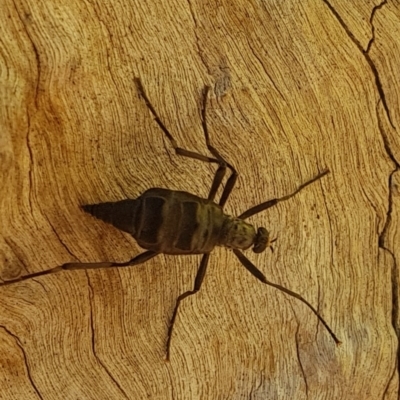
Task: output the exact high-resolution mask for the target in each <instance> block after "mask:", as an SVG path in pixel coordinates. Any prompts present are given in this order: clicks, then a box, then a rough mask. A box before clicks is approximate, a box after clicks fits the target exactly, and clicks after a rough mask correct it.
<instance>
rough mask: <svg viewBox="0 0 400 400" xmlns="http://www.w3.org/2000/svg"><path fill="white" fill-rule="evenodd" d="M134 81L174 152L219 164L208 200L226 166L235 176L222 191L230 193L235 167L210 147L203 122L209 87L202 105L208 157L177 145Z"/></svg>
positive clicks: (213, 192)
mask: <svg viewBox="0 0 400 400" xmlns="http://www.w3.org/2000/svg"><path fill="white" fill-rule="evenodd" d="M135 83H136V86H137V89H138V91H139V93H140V95H141V96H142V97H143V100H144V102H145V103H146V106H147V108H148V109H149V110H150V112H151V113H152V114H153V117H154V120H155V121H156V122H157V124H158V126H159V127H160V128H161V130H162V131H163V132H164V134H165V136H166V137H167V138H168V140H169V141H170V142H171V144H172V147H173V148H174V150H175V153H176V154H178V155H180V156H183V157H189V158H194V159H196V160H200V161H204V162H208V163H215V164H219V167H218V170H217V172H216V173H215V175H214V179H213V183H212V185H211V189H210V193H209V195H208V200H214V197H215V195H216V193H217V191H218V188H219V186H220V185H221V182H222V179H223V177H224V175H225V171H226V167H227V166H228V168H230V169H231V170H232V171H233V172H234V173H233V174H232V175H234V176H235V177H234V178H233V177H232V176H231V177H230V178H229V179H228V182H227V184H226V187H225V190H224V192H225V191H227V188H228V187H230V190H229V193H230V191H231V190H232V187H233V185H234V184H235V181H236V176H237V173H236V171H235V169H234V168H233V167H232V166H231V165H230V164H228V163H227V162H226V161H225V160H224V159H223V158H222V157H221V156H220V155H219V153H218V151H217V150H216V149H214V147H212V146H211V145H210V140H209V136H208V131H207V126H206V123H205V104H206V102H207V94H208V91H209V87H208V86H206V88H205V91H204V98H203V107H202V121H203V122H202V123H203V130H204V134H205V136H206V143H207V147H208V148H209V150H210V152H211V153H212V154H213V155H214V157H215V158H212V157H208V156H205V155H203V154H200V153H196V152H194V151H190V150H186V149H182V148H181V147H178V144H177V143H176V140H175V139H174V137H173V136H172V135H171V133H170V132H169V130H168V129H167V127H166V126H165V125H164V123H163V122H162V121H161V119H160V117H159V116H158V114H157V112H156V110H155V108H154V107H153V105H152V104H151V102H150V100H149V98H148V97H147V94H146V92H145V91H144V88H143V85H142V82H141V80H140V79H139V78H135ZM229 193H227V195H229ZM227 195H225V196H224V194H223V195H222V196H223V197H224V201H223V203H222V204H221V201H220V204H221V205H224V204H225V202H226V199H227V197H228V196H227ZM221 199H222V198H221Z"/></svg>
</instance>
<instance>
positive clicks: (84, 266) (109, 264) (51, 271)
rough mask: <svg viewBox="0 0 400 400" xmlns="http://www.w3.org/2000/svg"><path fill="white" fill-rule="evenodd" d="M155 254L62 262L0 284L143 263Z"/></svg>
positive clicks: (151, 252) (144, 253)
mask: <svg viewBox="0 0 400 400" xmlns="http://www.w3.org/2000/svg"><path fill="white" fill-rule="evenodd" d="M157 254H158V253H155V252H153V251H145V252H143V253H141V254H139V255H138V256H136V257H134V258H132V260H129V261H127V262H125V263H112V262H99V263H68V264H63V265H59V266H58V267H54V268H51V269H47V270H45V271H39V272H34V273H33V274H29V275H24V276H21V277H19V278H16V279H11V280H8V281H4V282H0V286H7V285H11V284H13V283H17V282H22V281H26V280H28V279H32V278H37V277H39V276H44V275H50V274H54V273H56V272H60V271H71V270H75V269H98V268H103V269H105V268H114V267H128V266H132V265H137V264H143V263H144V262H146V261H148V260H150V258H153V257H155V256H156V255H157Z"/></svg>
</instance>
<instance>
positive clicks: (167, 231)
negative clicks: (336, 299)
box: [0, 78, 340, 360]
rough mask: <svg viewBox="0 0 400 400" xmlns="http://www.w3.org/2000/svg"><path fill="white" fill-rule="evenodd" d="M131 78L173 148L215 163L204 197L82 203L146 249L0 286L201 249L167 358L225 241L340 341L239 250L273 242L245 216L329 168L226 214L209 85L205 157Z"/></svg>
mask: <svg viewBox="0 0 400 400" xmlns="http://www.w3.org/2000/svg"><path fill="white" fill-rule="evenodd" d="M135 83H136V86H137V89H138V92H139V94H140V95H141V97H142V98H143V100H144V102H145V104H146V105H147V107H148V109H149V110H150V112H151V114H152V115H153V117H154V119H155V121H156V123H157V124H158V126H159V127H160V128H161V130H162V131H163V132H164V134H165V135H166V137H167V138H168V139H169V141H170V142H171V144H172V146H173V148H174V149H175V152H176V154H178V155H180V156H184V157H189V158H194V159H197V160H200V161H203V162H208V163H214V164H217V165H218V168H217V171H216V173H215V175H214V179H213V182H212V184H211V188H210V192H209V195H208V198H207V199H205V198H201V197H198V196H196V195H194V194H191V193H187V192H182V191H175V190H169V189H161V188H152V189H148V190H147V191H145V192H144V193H143V194H142V195H141V196H139V197H138V198H136V199H127V200H121V201H117V202H108V203H100V204H91V205H84V206H82V209H83V210H84V211H85V212H87V213H89V214H92V215H93V216H95V217H97V218H99V219H101V220H103V221H105V222H107V223H110V224H112V225H113V226H115V227H116V228H118V229H120V230H122V231H124V232H128V233H129V234H131V235H132V236H133V237H134V238H135V239H136V241H137V242H138V244H139V246H141V247H142V248H144V249H146V251H145V252H143V253H141V254H139V255H137V256H136V257H134V258H133V259H131V260H129V261H127V262H125V263H114V262H100V263H68V264H64V265H61V266H58V267H55V268H52V269H49V270H45V271H40V272H36V273H33V274H29V275H25V276H22V277H19V278H17V279H13V280H10V281H5V282H2V283H0V286H4V285H9V284H11V283H15V282H19V281H23V280H26V279H30V278H34V277H38V276H42V275H47V274H50V273H55V272H59V271H62V270H76V269H94V268H115V267H127V266H133V265H138V264H143V263H145V262H146V261H148V260H150V259H151V258H153V257H155V256H157V255H158V254H160V253H165V254H175V255H180V254H181V255H183V254H203V257H202V259H201V262H200V265H199V269H198V271H197V274H196V278H195V281H194V287H193V289H192V290H188V291H186V292H184V293H182V294H181V295H180V296H179V297H178V298H177V300H176V303H175V307H174V310H173V312H172V317H171V320H170V324H169V328H168V333H167V342H166V358H167V360H168V359H169V356H170V348H171V340H172V335H173V328H174V323H175V320H176V317H177V314H178V310H179V305H180V304H181V302H182V301H183V300H184V299H185V298H187V297H188V296H192V295H194V294H195V293H197V292H198V291H199V290H200V288H201V284H202V282H203V279H204V276H205V273H206V269H207V265H208V261H209V257H210V253H211V251H212V250H213V249H214V247H215V246H225V247H227V248H229V249H231V250H232V251H233V253H234V254H235V255H236V257H237V258H238V259H239V261H240V262H241V263H242V264H243V266H244V267H245V268H246V269H247V270H248V271H249V272H250V273H251V274H253V275H254V276H255V277H256V278H257V279H259V280H260V281H261V282H263V283H265V284H267V285H270V286H273V287H275V288H277V289H279V290H281V291H283V292H284V293H286V294H288V295H290V296H292V297H295V298H297V299H299V300H300V301H302V302H303V303H304V304H306V305H307V306H308V307H309V308H310V309H311V310H312V312H313V313H314V314H315V315H316V316H317V317H318V319H319V320H320V321H321V323H322V324H323V325H324V326H325V328H326V329H327V331H328V332H329V334H330V335H331V336H332V338H333V340H334V341H335V342H336V343H337V344H339V343H340V341H339V340H338V338H337V337H336V335H335V334H334V333H333V331H332V329H331V328H330V327H329V325H328V324H327V323H326V322H325V320H324V319H323V318H322V317H321V316H320V315H319V313H318V312H317V310H316V309H315V308H314V307H313V306H312V305H311V304H310V303H309V302H308V301H307V300H305V299H304V298H303V297H301V296H300V295H299V294H297V293H295V292H293V291H291V290H289V289H286V288H285V287H283V286H281V285H278V284H275V283H273V282H270V281H268V280H267V279H266V277H265V276H264V274H263V273H262V272H261V271H260V270H259V269H258V268H257V267H256V266H255V265H254V264H253V263H252V262H251V261H250V260H249V259H248V258H247V257H246V256H245V255H244V254H243V253H242V250H246V249H248V248H250V247H252V250H253V251H254V252H255V253H261V252H263V251H264V250H265V249H267V248H270V249H271V250H273V247H272V243H273V242H274V241H275V240H276V239H271V237H270V234H269V232H268V231H267V230H266V229H265V228H263V227H261V228H258V229H257V231H256V229H255V228H254V226H253V225H251V224H249V223H247V222H246V219H247V218H249V217H251V216H253V215H255V214H258V213H260V212H262V211H264V210H267V209H268V208H270V207H273V206H275V205H276V204H278V203H280V202H282V201H285V200H288V199H290V198H291V197H293V196H295V195H296V194H297V193H299V192H300V191H301V190H303V189H304V188H305V187H307V186H308V185H310V184H312V183H313V182H315V181H317V180H318V179H320V178H322V177H323V176H325V175H326V174H328V173H329V170H324V171H323V172H321V173H319V174H318V175H316V176H315V177H314V178H312V179H310V180H309V181H307V182H305V183H303V184H302V185H300V186H299V187H298V188H297V189H296V190H295V191H294V192H293V193H291V194H289V195H286V196H283V197H280V198H275V199H272V200H269V201H266V202H264V203H261V204H258V205H256V206H254V207H251V208H250V209H248V210H247V211H245V212H243V213H242V214H241V215H239V216H238V217H232V216H229V215H227V214H225V213H224V211H223V207H224V205H225V203H226V201H227V200H228V197H229V195H230V193H231V192H232V189H233V187H234V185H235V182H236V180H237V176H238V174H237V171H236V170H235V168H234V167H233V166H232V165H231V164H230V163H228V162H227V161H225V159H224V158H223V157H222V156H221V155H220V153H219V152H218V151H217V149H216V148H214V147H213V146H212V145H211V143H210V138H209V134H208V129H207V122H206V106H207V99H208V92H209V86H206V87H205V89H204V91H203V102H202V108H201V121H202V128H203V132H204V136H205V140H206V145H207V148H208V150H209V151H210V153H211V154H212V156H213V157H208V156H205V155H202V154H200V153H196V152H192V151H189V150H185V149H182V148H180V147H178V145H177V143H176V141H175V139H174V138H173V136H172V135H171V133H170V132H169V131H168V129H167V128H166V127H165V125H164V124H163V122H162V121H161V119H160V118H159V116H158V114H157V112H156V111H155V109H154V107H153V105H152V104H151V102H150V100H149V98H148V97H147V95H146V93H145V91H144V88H143V86H142V83H141V81H140V79H139V78H135ZM227 169H229V170H230V176H229V177H228V179H227V181H226V184H225V187H224V188H223V190H222V195H221V197H220V199H219V202H218V203H217V202H215V196H216V194H217V191H218V189H219V188H220V186H221V184H222V180H223V178H224V176H225V174H226V172H227Z"/></svg>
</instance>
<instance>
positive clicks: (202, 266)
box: [166, 253, 210, 361]
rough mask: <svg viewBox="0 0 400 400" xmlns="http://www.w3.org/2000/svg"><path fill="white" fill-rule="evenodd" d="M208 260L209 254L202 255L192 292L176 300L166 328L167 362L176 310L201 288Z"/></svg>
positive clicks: (183, 294) (189, 291)
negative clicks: (183, 301)
mask: <svg viewBox="0 0 400 400" xmlns="http://www.w3.org/2000/svg"><path fill="white" fill-rule="evenodd" d="M209 258H210V253H206V254H204V255H203V258H202V259H201V262H200V266H199V270H198V271H197V275H196V279H195V281H194V287H193V290H188V291H187V292H185V293H182V294H181V295H180V296H179V297H178V298H177V299H176V303H175V308H174V312H173V313H172V318H171V321H170V323H169V327H168V337H167V356H166V359H167V361H169V353H170V347H171V339H172V332H173V330H174V324H175V319H176V316H177V314H178V308H179V305H180V303H181V301H182V300H184V299H186V297H189V296H192V295H193V294H196V293H197V292H198V291H199V290H200V287H201V284H202V283H203V279H204V276H205V274H206V270H207V265H208V259H209Z"/></svg>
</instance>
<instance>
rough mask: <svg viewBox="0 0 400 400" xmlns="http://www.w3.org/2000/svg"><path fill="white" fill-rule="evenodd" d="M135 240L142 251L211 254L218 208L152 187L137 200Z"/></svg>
mask: <svg viewBox="0 0 400 400" xmlns="http://www.w3.org/2000/svg"><path fill="white" fill-rule="evenodd" d="M138 201H139V204H140V205H139V208H138V212H137V219H136V233H135V235H134V237H135V239H136V240H137V242H138V243H139V245H140V246H141V247H143V248H145V249H149V250H153V251H157V252H162V253H166V254H195V253H206V252H209V251H211V250H212V249H213V248H214V247H215V245H216V244H217V243H218V240H219V236H218V233H219V231H220V229H219V228H220V226H222V218H223V213H222V209H221V207H220V206H218V205H216V204H215V203H213V202H210V201H208V200H206V199H202V198H200V197H198V196H195V195H193V194H191V193H187V192H181V191H175V190H169V189H160V188H153V189H149V190H147V191H146V192H145V193H143V194H142V195H141V196H140V197H139V198H138Z"/></svg>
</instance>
